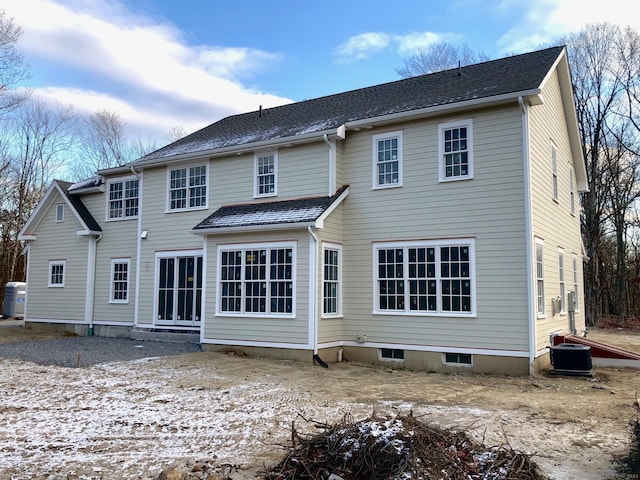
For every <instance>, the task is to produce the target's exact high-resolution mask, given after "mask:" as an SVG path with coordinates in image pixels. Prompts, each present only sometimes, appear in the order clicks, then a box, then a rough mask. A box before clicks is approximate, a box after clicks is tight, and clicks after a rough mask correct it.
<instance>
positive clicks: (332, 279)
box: [322, 243, 342, 317]
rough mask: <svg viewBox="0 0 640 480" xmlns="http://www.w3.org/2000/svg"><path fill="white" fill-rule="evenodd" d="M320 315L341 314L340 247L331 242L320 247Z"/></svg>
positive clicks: (331, 315)
mask: <svg viewBox="0 0 640 480" xmlns="http://www.w3.org/2000/svg"><path fill="white" fill-rule="evenodd" d="M322 262H323V263H322V315H323V316H325V317H336V316H340V315H341V314H342V311H341V310H342V300H341V296H342V285H341V281H342V279H341V276H342V271H341V270H342V266H341V262H342V247H341V246H340V245H334V244H331V243H325V244H323V248H322Z"/></svg>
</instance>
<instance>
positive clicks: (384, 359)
mask: <svg viewBox="0 0 640 480" xmlns="http://www.w3.org/2000/svg"><path fill="white" fill-rule="evenodd" d="M383 350H391V351H400V352H402V357H403V358H390V357H384V356H383V355H382V351H383ZM406 358H407V351H406V350H404V349H402V348H379V349H378V360H379V361H381V362H395V363H404V362H405V360H406Z"/></svg>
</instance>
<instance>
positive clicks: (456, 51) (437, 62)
mask: <svg viewBox="0 0 640 480" xmlns="http://www.w3.org/2000/svg"><path fill="white" fill-rule="evenodd" d="M486 60H489V57H488V56H487V55H485V54H484V53H482V52H479V53H476V52H474V51H473V50H471V48H469V45H467V44H466V43H465V44H464V45H462V46H461V47H456V46H454V45H451V44H449V43H446V42H438V43H434V44H431V45H430V46H429V47H428V48H426V49H423V48H420V49H418V50H417V51H416V52H414V53H413V54H411V55H409V56H408V57H406V58H405V59H404V60H403V62H404V66H402V67H400V68H397V69H396V72H397V73H398V75H400V76H401V77H403V78H408V77H415V76H417V75H424V74H427V73H433V72H439V71H442V70H448V69H450V68H456V67H458V65H463V66H464V65H471V64H472V63H478V62H483V61H486Z"/></svg>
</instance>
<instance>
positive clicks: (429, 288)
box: [373, 239, 475, 316]
mask: <svg viewBox="0 0 640 480" xmlns="http://www.w3.org/2000/svg"><path fill="white" fill-rule="evenodd" d="M373 252H374V271H375V274H376V277H375V286H374V291H375V292H376V293H375V299H374V312H375V313H399V314H402V313H404V314H438V315H455V316H471V315H475V273H474V272H475V241H474V240H473V239H455V240H454V239H451V240H438V241H415V242H401V243H376V244H374V246H373Z"/></svg>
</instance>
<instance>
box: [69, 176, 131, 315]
mask: <svg viewBox="0 0 640 480" xmlns="http://www.w3.org/2000/svg"><path fill="white" fill-rule="evenodd" d="M113 178H117V177H113ZM128 178H130V177H128ZM110 179H111V178H110ZM108 198H109V195H108V193H94V194H88V195H83V196H82V197H81V199H82V202H83V203H84V204H85V206H86V207H87V209H88V210H89V211H90V212H91V213H92V215H93V216H94V218H95V219H96V220H97V221H98V223H100V225H101V226H102V238H101V239H100V241H99V242H98V244H97V248H96V273H95V275H96V276H95V293H94V302H93V320H94V322H95V323H98V324H99V323H102V322H107V323H113V322H123V323H133V320H134V308H135V294H136V288H135V287H136V284H135V279H136V249H137V233H138V220H137V218H131V219H126V220H115V221H106V217H107V202H108ZM114 258H119V259H127V258H128V259H129V301H128V302H127V303H109V297H110V292H111V260H112V259H114Z"/></svg>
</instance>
